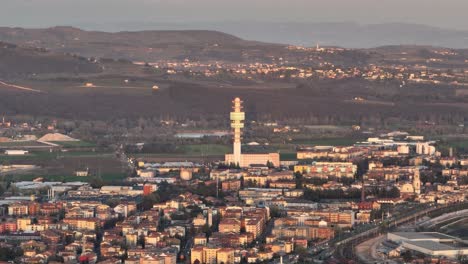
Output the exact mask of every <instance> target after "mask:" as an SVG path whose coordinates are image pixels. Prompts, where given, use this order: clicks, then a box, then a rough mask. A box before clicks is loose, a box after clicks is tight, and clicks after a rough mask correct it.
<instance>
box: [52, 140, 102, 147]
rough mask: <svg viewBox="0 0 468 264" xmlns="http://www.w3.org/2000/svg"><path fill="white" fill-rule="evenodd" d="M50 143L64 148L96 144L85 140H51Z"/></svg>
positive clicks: (93, 145)
mask: <svg viewBox="0 0 468 264" xmlns="http://www.w3.org/2000/svg"><path fill="white" fill-rule="evenodd" d="M51 143H53V144H57V145H60V146H62V147H64V148H92V147H95V146H96V144H94V143H91V142H86V141H53V142H51Z"/></svg>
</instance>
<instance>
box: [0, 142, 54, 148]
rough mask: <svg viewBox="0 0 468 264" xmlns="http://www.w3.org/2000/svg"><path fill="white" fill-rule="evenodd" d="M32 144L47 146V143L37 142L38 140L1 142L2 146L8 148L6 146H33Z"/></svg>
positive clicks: (0, 145)
mask: <svg viewBox="0 0 468 264" xmlns="http://www.w3.org/2000/svg"><path fill="white" fill-rule="evenodd" d="M32 146H44V147H46V146H47V145H46V144H43V143H40V142H37V141H12V142H0V147H3V148H6V147H12V148H14V147H32Z"/></svg>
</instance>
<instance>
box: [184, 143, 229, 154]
mask: <svg viewBox="0 0 468 264" xmlns="http://www.w3.org/2000/svg"><path fill="white" fill-rule="evenodd" d="M180 148H181V149H182V152H183V154H185V155H189V156H216V155H224V154H226V153H229V152H232V150H231V149H232V148H231V146H226V145H217V144H203V145H183V146H181V147H180Z"/></svg>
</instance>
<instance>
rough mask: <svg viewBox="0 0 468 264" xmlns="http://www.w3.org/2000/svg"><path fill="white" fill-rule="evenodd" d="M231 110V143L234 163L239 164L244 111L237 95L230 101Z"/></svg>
mask: <svg viewBox="0 0 468 264" xmlns="http://www.w3.org/2000/svg"><path fill="white" fill-rule="evenodd" d="M232 103H233V105H232V110H233V111H232V112H231V116H230V117H231V127H232V128H233V129H234V144H233V156H234V163H235V164H236V165H241V159H242V153H241V135H242V131H241V129H243V128H244V120H245V113H244V112H242V109H243V107H242V101H241V99H240V98H239V97H236V98H235V99H234V101H232Z"/></svg>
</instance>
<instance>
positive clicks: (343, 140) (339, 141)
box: [291, 137, 362, 146]
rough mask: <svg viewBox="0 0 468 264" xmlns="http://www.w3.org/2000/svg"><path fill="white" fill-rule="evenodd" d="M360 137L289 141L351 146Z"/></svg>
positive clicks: (305, 143)
mask: <svg viewBox="0 0 468 264" xmlns="http://www.w3.org/2000/svg"><path fill="white" fill-rule="evenodd" d="M360 140H362V139H357V138H349V137H348V138H318V139H293V140H292V141H291V143H293V144H298V145H313V146H351V145H354V144H355V143H356V142H357V141H360Z"/></svg>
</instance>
